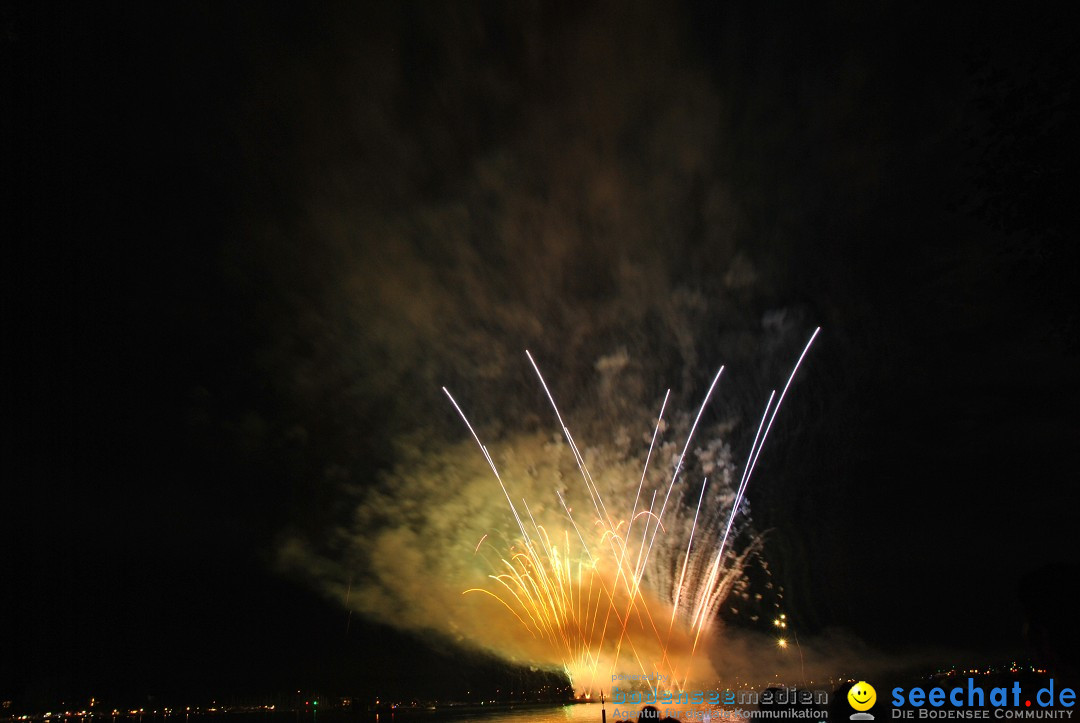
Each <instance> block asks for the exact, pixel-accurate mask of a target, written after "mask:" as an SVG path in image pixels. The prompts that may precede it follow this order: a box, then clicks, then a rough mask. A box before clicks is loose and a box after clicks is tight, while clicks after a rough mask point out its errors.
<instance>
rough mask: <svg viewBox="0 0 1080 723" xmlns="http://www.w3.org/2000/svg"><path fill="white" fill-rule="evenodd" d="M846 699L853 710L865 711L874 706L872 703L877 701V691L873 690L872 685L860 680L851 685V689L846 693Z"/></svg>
mask: <svg viewBox="0 0 1080 723" xmlns="http://www.w3.org/2000/svg"><path fill="white" fill-rule="evenodd" d="M847 701H848V703H849V704H850V705H851V707H852V708H854V709H855V710H858V711H867V710H870V709H871V708H873V707H874V703H875V702H876V701H877V691H876V690H874V686H872V685H870V684H869V683H867V682H866V681H865V680H860V681H859V682H858V683H856V684H855V685H853V686H851V690H849V691H848V694H847Z"/></svg>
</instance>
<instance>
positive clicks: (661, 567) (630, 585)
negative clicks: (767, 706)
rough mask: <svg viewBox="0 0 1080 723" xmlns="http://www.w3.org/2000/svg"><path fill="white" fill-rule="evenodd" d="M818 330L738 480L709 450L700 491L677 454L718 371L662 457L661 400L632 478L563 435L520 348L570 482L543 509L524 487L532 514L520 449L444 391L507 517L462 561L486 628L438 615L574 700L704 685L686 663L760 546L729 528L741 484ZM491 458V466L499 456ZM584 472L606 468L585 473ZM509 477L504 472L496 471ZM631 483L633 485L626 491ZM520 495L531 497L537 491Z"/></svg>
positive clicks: (740, 503) (529, 474) (702, 457)
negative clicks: (500, 439)
mask: <svg viewBox="0 0 1080 723" xmlns="http://www.w3.org/2000/svg"><path fill="white" fill-rule="evenodd" d="M819 331H820V330H819ZM816 335H818V331H815V332H814V333H813V335H812V336H811V337H810V340H809V342H808V343H807V345H806V347H805V348H804V350H802V353H801V354H800V356H799V358H798V361H797V362H796V363H795V365H794V367H793V369H792V373H791V376H789V377H788V378H787V383H786V384H785V386H784V388H783V390H782V391H781V393H780V396H779V397H778V396H777V394H775V392H773V394H771V396H770V397H769V399H768V402H767V404H766V409H765V412H764V414H762V416H761V418H760V421H759V424H758V426H757V430H756V433H755V436H754V441H753V445H752V447H751V450H750V453H748V455H747V457H746V460H745V463H744V465H743V466H742V469H741V472H740V473H739V476H738V478H737V477H735V473H737V467H735V465H734V464H733V463H732V459H731V453H730V450H728V448H727V447H726V446H724V445H723V444H721V445H716V444H714V445H713V446H712V453H710V452H708V451H706V452H704V453H698V454H696V455H694V456H696V458H697V460H698V463H699V464H698V466H700V467H702V469H703V470H707V472H708V476H707V477H704V478H703V479H702V480H701V481H700V483H698V484H693V483H692V482H691V481H690V480H689V479H688V472H687V468H688V464H687V463H688V459H687V456H688V453H690V452H691V451H692V450H694V446H693V445H694V441H696V440H694V437H696V432H697V431H698V428H699V425H700V423H701V419H702V416H703V414H704V412H705V409H706V406H707V405H708V403H710V401H711V400H712V398H713V397H714V392H715V391H716V388H717V386H718V383H719V380H720V376H721V374H723V371H724V369H723V367H721V369H720V371H719V372H717V374H716V376H715V377H714V378H713V381H712V384H711V385H710V387H708V390H707V392H706V393H705V396H704V400H703V401H702V403H701V406H700V409H699V410H698V413H697V416H696V417H694V418H693V421H692V423H691V424H690V425H689V428H688V429H687V431H686V433H685V441H684V442H683V444H681V446H680V452H678V453H677V454H672V452H674V450H675V448H679V447H674V446H672V443H671V442H665V441H664V437H665V431H667V430H669V425H667V423H666V420H665V413H666V412H667V402H669V399H670V392H669V393H667V394H665V396H664V399H663V402H662V404H661V407H660V412H659V414H658V416H657V420H656V425H654V427H653V431H652V433H651V437H650V439H649V445H648V451H647V453H646V456H645V460H644V464H643V466H642V471H640V472H639V473H637V474H633V476H630V474H627V472H629V471H630V468H629V467H627V465H626V464H622V465H617V466H616V467H615V468H613V469H612V468H609V467H608V466H607V465H606V464H604V463H605V461H607V460H605V459H602V458H598V457H597V455H596V453H594V452H591V451H590V450H589V448H585V447H582V446H580V445H579V443H578V442H577V441H576V440H575V438H573V436H572V434H571V432H570V430H569V428H568V427H567V425H566V423H565V421H564V418H563V415H562V413H561V412H559V410H558V406H557V404H556V402H555V399H554V398H553V396H552V393H551V391H550V389H549V387H548V385H546V383H545V381H544V379H543V376H542V374H541V372H540V369H539V366H538V365H537V363H536V361H535V360H534V358H532V356H531V354H528V352H526V353H527V356H528V360H529V362H530V364H531V365H532V369H534V370H535V371H536V374H537V377H538V380H539V383H540V385H541V386H542V387H543V389H544V392H545V394H546V398H548V400H549V401H550V402H551V407H552V411H553V413H554V416H555V420H556V423H557V426H558V429H559V430H561V432H562V442H559V443H554V442H552V443H549V444H546V445H543V446H546V447H548V452H549V453H550V454H552V455H554V457H555V458H557V457H565V456H566V454H567V453H568V454H569V456H570V457H571V458H572V465H573V467H576V468H577V477H578V480H577V483H576V484H571V483H570V482H569V481H568V480H566V479H564V478H565V477H566V471H567V470H565V469H559V470H558V471H557V472H556V473H555V474H554V476H552V478H550V480H551V481H555V480H557V484H555V485H554V488H552V490H551V491H550V493H549V494H550V496H551V497H554V498H555V500H557V505H553V504H551V501H550V500H549V501H548V504H544V503H542V501H539V500H540V499H542V495H536V493H535V492H534V493H532V494H534V495H535V496H534V498H532V501H531V507H530V500H529V498H528V497H517V494H518V493H519V492H521V487H522V486H523V485H522V484H521V483H519V479H522V474H521V470H519V467H521V465H519V464H515V461H516V460H515V459H514V457H515V456H516V455H515V454H513V453H514V452H516V453H518V454H519V453H521V452H522V450H523V448H526V447H528V446H529V445H517V447H516V448H515V450H513V451H511V450H504V451H502V452H501V453H499V452H497V453H495V454H492V452H490V451H489V450H488V447H487V446H486V445H485V444H484V442H483V441H482V440H481V437H480V436H478V434H477V432H476V431H475V429H474V427H473V425H472V424H471V423H470V421H469V418H468V417H467V415H465V413H464V412H463V411H462V409H461V407H460V406H459V404H458V402H457V401H456V400H455V399H454V397H453V396H451V394H450V392H449V391H448V390H446V389H445V388H444V391H445V392H446V394H447V397H448V398H449V400H450V402H451V404H453V405H454V407H455V409H456V410H457V411H458V413H459V414H460V416H461V418H462V420H463V421H464V424H465V425H467V426H468V428H469V431H470V432H471V434H472V438H473V440H474V441H475V443H476V444H477V445H478V447H480V451H481V454H482V456H483V459H484V461H485V463H486V465H487V467H488V469H489V471H490V473H491V476H492V477H494V481H495V482H497V484H498V487H499V488H500V491H501V493H502V494H501V497H502V500H503V501H504V503H505V507H504V508H503V510H504V512H509V514H510V517H511V518H512V519H513V525H512V526H510V527H509V528H508V527H505V526H501V527H496V528H495V530H496V532H484V533H483V536H481V537H480V539H478V543H476V545H475V547H473V549H472V552H471V554H470V555H469V557H470V558H474V559H476V561H477V562H478V563H482V564H484V565H486V566H487V567H488V570H487V574H486V579H484V580H483V584H481V585H476V586H474V587H469V588H467V589H464V591H463V592H464V595H465V597H467V598H470V597H471V599H470V601H469V603H468V605H469V606H471V607H472V610H473V612H474V613H476V612H480V618H478V619H481V620H488V625H487V626H477V625H475V624H476V621H477V618H476V616H475V615H461V612H462V606H461V605H455V606H454V607H450V608H448V610H447V613H451V611H454V610H457V611H458V615H457V616H455V615H453V613H451V615H450V619H451V621H454V622H455V627H458V630H459V632H462V633H465V629H464V628H462V627H459V626H461V625H462V624H461V620H462V619H471V620H473V625H472V626H470V627H471V630H469V632H468V634H467V637H468V639H469V642H471V643H473V644H481V645H484V646H488V647H491V648H492V650H495V651H499V652H504V651H507V650H512V651H514V650H516V651H517V652H518V654H522V653H524V652H526V651H527V655H528V658H529V659H530V661H532V662H538V664H541V665H546V666H555V665H558V666H561V667H562V668H563V670H565V672H566V673H567V675H568V677H569V678H570V680H571V682H572V683H573V685H575V687H576V688H577V689H578V691H579V693H581V694H584V695H590V694H592V693H594V692H598V691H599V689H602V688H603V687H604V685H603V684H604V683H605V682H606V681H610V680H612V679H611V675H615V674H618V673H620V672H624V671H626V672H632V673H643V674H644V677H645V679H646V680H648V681H649V682H648V684H649V685H650V686H652V687H653V688H656V687H658V686H667V687H669V688H675V689H678V688H681V687H684V686H686V685H687V684H688V682H689V681H692V680H698V679H700V678H701V677H703V675H705V671H706V669H707V660H704V659H702V657H701V656H699V655H698V652H699V647H700V646H701V644H702V642H703V638H708V637H710V634H711V632H712V631H713V628H714V626H715V624H716V620H717V611H718V608H719V606H720V604H721V603H723V602H724V600H725V599H726V598H727V597H728V594H729V593H730V592H731V591H732V589H733V588H734V587H735V586H737V585H738V584H739V583H740V581H741V580H742V579H743V571H744V566H745V564H746V561H747V559H748V558H750V557H751V555H752V554H753V553H754V552H756V551H757V550H758V548H759V545H760V538H759V537H758V536H756V535H754V534H753V533H752V532H751V531H750V530H748V526H747V525H746V523H745V520H742V521H740V512H741V511H743V510H744V509H745V505H744V499H745V492H746V486H747V484H748V483H750V480H751V477H752V474H753V471H754V467H755V465H756V464H757V459H758V456H759V455H760V453H761V450H762V447H764V444H765V442H766V440H767V438H768V436H769V431H770V430H771V428H772V424H773V421H774V420H775V418H777V415H778V413H779V411H780V406H781V404H782V403H783V401H784V397H785V396H786V393H787V391H788V389H789V387H791V384H792V380H793V379H794V377H795V374H796V372H797V371H798V367H799V364H800V363H801V361H802V359H804V358H805V356H806V353H807V351H808V350H809V348H810V345H811V344H812V343H813V339H814V338H815V337H816ZM658 453H659V454H658ZM500 454H501V456H502V457H503V460H499V461H497V457H498V456H500ZM663 454H667V456H669V457H670V461H671V469H670V471H669V469H667V467H669V465H667V464H665V463H666V461H667V460H660V459H657V457H658V456H662V455H663ZM536 461H537V460H531V461H528V463H527V464H526V468H531V469H529V470H527V471H526V473H525V476H524V477H525V478H526V479H530V478H531V479H532V480H540V481H541V484H542V480H543V478H544V477H546V474H545V473H544V472H541V471H540V470H538V469H536V468H535V467H534V465H535V464H536ZM594 463H600V464H599V465H598V466H597V469H604V470H605V471H604V472H597V473H595V474H594V472H593V471H592V469H593V468H594ZM508 469H509V470H513V471H511V472H509V473H508V472H505V471H503V470H508ZM631 480H632V481H633V482H634V483H635V484H627V481H631ZM526 486H528V487H530V488H531V490H536V486H537V485H536V484H528V485H526ZM691 493H692V494H691ZM691 497H692V498H693V499H691ZM693 500H696V505H694V504H693ZM388 501H389V500H388ZM575 510H577V512H576V511H575ZM737 540H740V541H739V543H737ZM444 549H445V551H447V552H450V551H451V550H453V548H444ZM415 552H416V551H414V553H415ZM443 579H446V578H445V577H444V578H443ZM350 592H351V583H350V584H349V588H347V594H349V593H350ZM485 600H487V603H485ZM488 607H490V610H488ZM455 617H457V618H458V619H456V620H455ZM499 617H502V618H505V619H507V620H512V621H513V624H514V625H512V626H511V627H510V628H509V629H508V628H507V627H505V626H503V625H500V624H498V622H494V620H497V619H498V618H499ZM485 627H486V630H487V631H488V632H489V631H491V630H500V631H501V633H500V634H502V635H509V637H510V640H509V641H508V640H503V641H497V640H491V638H490V635H489V634H488V632H484V628H485ZM511 641H513V642H511ZM511 657H512V658H514V657H515V656H513V655H512V656H511ZM650 675H651V677H650Z"/></svg>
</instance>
